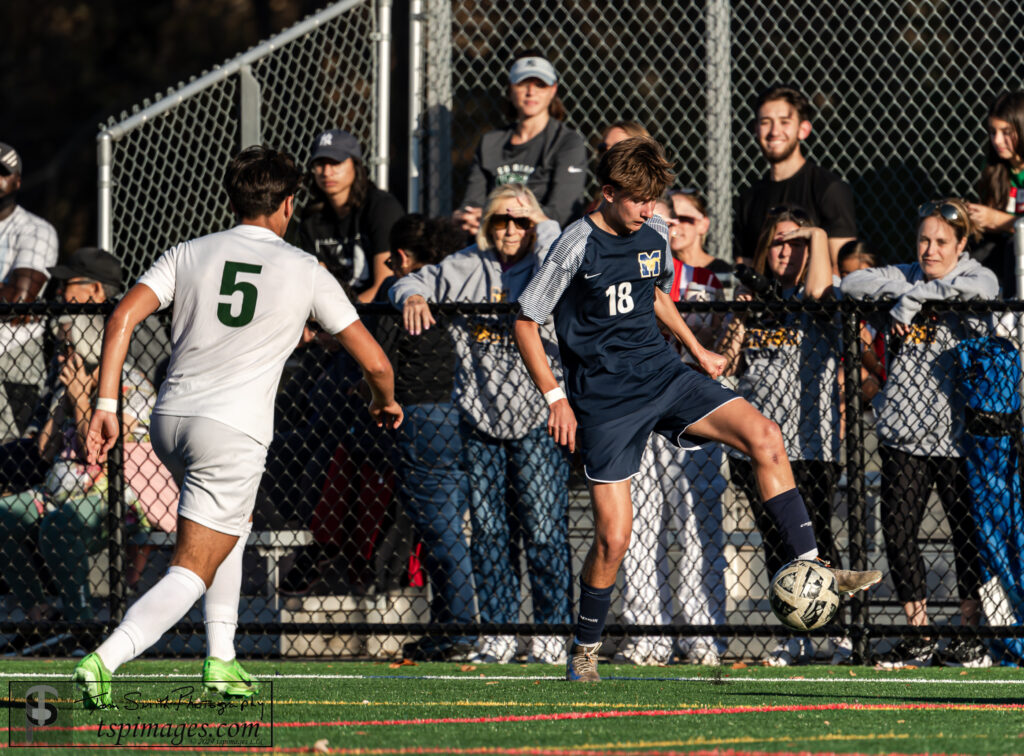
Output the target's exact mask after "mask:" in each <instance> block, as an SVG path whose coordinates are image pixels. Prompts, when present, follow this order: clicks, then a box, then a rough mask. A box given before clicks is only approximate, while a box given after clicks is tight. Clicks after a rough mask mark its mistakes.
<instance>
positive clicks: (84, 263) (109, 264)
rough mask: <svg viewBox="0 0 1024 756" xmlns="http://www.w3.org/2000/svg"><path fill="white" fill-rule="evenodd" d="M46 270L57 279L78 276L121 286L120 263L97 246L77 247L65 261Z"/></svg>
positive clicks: (63, 279)
mask: <svg viewBox="0 0 1024 756" xmlns="http://www.w3.org/2000/svg"><path fill="white" fill-rule="evenodd" d="M47 270H48V271H50V275H51V276H53V277H54V278H55V279H57V280H58V281H67V280H68V279H69V278H74V277H75V276H79V277H81V278H88V279H89V280H91V281H99V282H100V283H101V284H109V285H110V286H116V287H117V288H119V289H120V288H121V263H120V262H119V261H118V259H117V258H116V257H114V256H113V255H112V254H110V253H109V252H107V250H105V249H100V248H99V247H82V248H81V249H77V250H75V251H74V252H73V253H72V254H71V257H70V259H68V261H67V262H66V263H64V264H63V265H55V266H54V267H52V268H47Z"/></svg>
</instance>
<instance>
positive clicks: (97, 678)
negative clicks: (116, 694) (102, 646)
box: [71, 654, 114, 709]
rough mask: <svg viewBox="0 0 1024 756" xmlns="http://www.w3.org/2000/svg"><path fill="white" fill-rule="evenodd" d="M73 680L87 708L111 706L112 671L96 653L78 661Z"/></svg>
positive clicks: (112, 703)
mask: <svg viewBox="0 0 1024 756" xmlns="http://www.w3.org/2000/svg"><path fill="white" fill-rule="evenodd" d="M71 681H72V682H73V683H75V687H77V688H78V690H80V691H81V693H82V704H83V705H84V706H85V708H87V709H104V708H111V707H113V705H114V702H113V700H112V699H111V698H110V672H108V671H107V668H106V666H105V665H104V664H103V660H102V659H100V657H99V656H98V655H96V654H89V655H88V656H86V657H85V658H83V659H82V661H80V662H78V666H76V667H75V671H74V673H73V674H72V675H71Z"/></svg>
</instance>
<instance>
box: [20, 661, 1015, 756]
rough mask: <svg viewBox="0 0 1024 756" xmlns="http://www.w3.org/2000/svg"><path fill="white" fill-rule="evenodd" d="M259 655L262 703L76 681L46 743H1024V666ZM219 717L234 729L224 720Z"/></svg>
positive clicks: (173, 668)
mask: <svg viewBox="0 0 1024 756" xmlns="http://www.w3.org/2000/svg"><path fill="white" fill-rule="evenodd" d="M243 663H244V666H245V667H246V669H247V670H249V671H250V672H251V673H252V674H254V675H255V676H257V677H258V678H259V679H260V680H261V681H262V682H263V683H264V684H263V686H262V690H261V693H260V696H259V698H258V700H257V701H255V702H253V703H252V704H251V705H248V706H247V707H246V708H239V707H235V708H228V709H224V708H223V707H219V706H218V702H217V701H215V700H210V699H205V698H202V697H201V696H199V694H198V691H199V686H198V685H197V683H198V681H199V678H200V673H201V662H200V661H189V660H180V659H179V660H169V661H160V660H141V661H135V662H131V663H129V664H127V665H125V666H124V667H123V668H122V669H121V670H119V671H118V674H117V675H115V677H114V688H113V696H114V700H115V703H117V704H118V710H117V711H116V712H103V711H100V712H85V711H82V710H81V708H80V707H81V705H80V704H73V703H71V701H72V699H73V697H72V695H71V694H70V693H68V694H67V696H66V700H64V699H61V701H60V703H59V704H58V706H59V707H60V708H61V710H62V714H61V719H60V720H59V721H58V722H55V724H54V726H53V727H40V728H38V729H35V731H34V733H33V734H34V736H35V741H34V742H36V743H40V742H46V743H49V745H48V746H47V747H46V750H47V752H57V749H56V745H57V744H58V743H67V742H77V743H79V744H81V745H85V746H88V752H89V753H98V752H110V753H120V754H124V753H126V752H130V751H126V749H125V748H124V747H120V748H114V747H111V746H113V745H114V742H115V736H120V739H121V741H122V746H124V745H127V744H129V743H132V744H136V745H146V746H147V747H149V748H153V747H154V746H156V745H157V744H160V746H161V747H160V750H162V751H178V752H191V753H197V752H201V753H222V752H228V753H230V752H241V753H249V752H256V753H337V754H352V755H355V754H367V755H370V754H381V755H387V754H438V753H454V754H509V755H518V754H524V755H526V754H536V755H537V756H571V755H575V754H588V755H597V756H613V755H614V756H627V755H628V756H632V755H633V754H637V755H638V756H639V755H641V754H643V755H646V756H668V755H669V754H682V753H701V754H712V753H713V754H722V755H725V754H768V753H771V754H803V753H807V754H825V753H865V754H892V753H898V754H918V753H945V754H954V753H958V754H961V753H962V754H1017V753H1024V676H1022V675H1021V672H1020V670H1018V669H1015V668H994V669H985V670H960V669H950V668H946V669H942V668H939V669H921V670H902V671H876V670H873V669H870V668H866V667H859V668H837V667H825V666H816V667H796V668H789V669H766V668H761V667H744V666H742V665H736V666H735V667H730V666H726V667H723V668H708V667H689V666H672V667H653V668H652V667H646V668H645V667H631V666H615V665H606V664H602V665H600V667H599V669H600V672H601V674H602V676H603V677H604V680H603V681H602V682H601V683H597V684H582V683H567V682H565V681H564V680H563V679H562V676H561V674H560V672H561V670H560V669H558V668H555V667H551V666H545V665H514V664H513V665H460V664H416V665H411V664H405V665H399V664H397V663H388V662H379V663H357V662H333V663H332V662H296V661H251V662H243ZM73 667H74V662H73V661H70V660H38V661H31V660H24V661H22V660H18V661H10V660H4V661H2V662H0V675H2V678H0V683H2V684H3V689H4V690H8V689H9V688H11V689H12V690H14V688H16V687H17V686H18V685H20V686H22V688H20V689H18V690H22V691H23V689H24V686H25V685H30V684H47V683H49V684H52V685H54V687H56V688H59V689H61V691H62V695H64V693H63V691H65V690H68V688H66V687H65V685H66V680H67V679H68V678H69V676H70V673H71V670H72V669H73ZM12 686H13V687H12ZM182 691H188V692H187V693H185V694H183V693H182ZM10 698H11V699H12V700H10V702H9V704H8V707H7V711H8V712H9V717H8V721H7V722H6V723H4V724H5V727H6V730H7V732H6V734H7V737H5V738H3V739H2V741H3V743H4V744H5V745H7V744H12V745H17V744H23V743H24V742H25V739H26V713H25V712H26V706H25V700H24V692H20V693H19V692H18V691H14V695H11V696H10ZM193 698H194V699H195V700H194V701H193V700H192V699H193ZM185 699H187V704H186V705H182V703H181V702H182V700H185ZM33 701H34V699H33ZM175 703H177V705H175ZM271 720H272V724H271ZM254 722H258V723H259V732H258V733H254V732H253V731H252V723H254ZM115 723H116V724H115ZM139 723H148V724H155V723H159V724H162V725H165V728H164V731H163V732H156V731H154V730H150V731H148V732H146V731H141V732H140V731H139V730H138V728H136V730H135V731H134V734H133V733H132V732H131V731H130V729H129V725H132V724H139ZM229 724H233V725H234V730H233V731H232V732H231V733H230V734H231V737H229V736H228V731H227V729H226V728H227V726H228V725H229ZM188 725H192V726H193V729H194V730H196V731H199V728H201V727H204V726H205V728H206V729H205V730H204V731H203V733H204V735H203V737H202V738H199V737H198V736H197V737H187V736H185V735H184V734H183V730H184V728H186V727H187V726H188ZM216 725H220V726H221V729H222V730H224V733H223V737H214V736H212V735H209V734H208V733H211V732H212V728H213V727H215V726H216ZM112 727H117V728H122V729H117V730H116V732H115V731H114V730H112V729H111V728H112ZM243 727H248V728H249V730H248V731H244V730H243ZM101 728H105V729H104V730H103V732H102V735H101V734H99V733H100V730H101ZM175 728H178V729H175ZM176 735H177V736H180V738H178V737H176ZM232 737H233V738H234V739H232ZM47 738H49V740H47ZM16 750H20V748H16ZM26 752H27V751H26ZM60 752H62V753H73V752H74V751H72V750H71V749H63V748H62V749H60Z"/></svg>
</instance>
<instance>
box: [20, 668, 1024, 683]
mask: <svg viewBox="0 0 1024 756" xmlns="http://www.w3.org/2000/svg"><path fill="white" fill-rule="evenodd" d="M199 676H200V675H199V672H198V670H197V671H196V672H194V673H192V674H184V673H180V672H171V673H168V674H162V675H161V674H138V675H131V674H125V675H121V676H120V679H122V680H145V679H153V680H160V679H180V680H194V679H198V677H199ZM253 677H254V678H255V679H257V680H393V679H396V678H401V679H406V680H446V681H455V680H458V681H461V682H480V681H485V682H493V681H496V680H497V681H502V680H505V681H511V682H515V681H516V680H531V681H532V680H551V681H559V682H564V681H565V677H564V676H562V675H515V676H513V675H477V676H473V675H471V674H468V673H467V674H464V675H256V674H253ZM3 678H9V679H12V680H26V679H33V680H34V679H61V678H70V673H67V672H24V673H14V672H0V679H3ZM117 679H118V678H117V677H115V678H114V680H117ZM603 679H605V680H629V681H636V682H645V681H650V682H697V683H700V682H703V683H716V684H725V683H733V682H735V683H741V682H743V683H835V684H837V685H838V684H844V683H913V684H915V685H1024V679H1019V680H970V679H966V680H963V679H958V680H943V679H933V678H923V677H845V676H844V677H839V676H836V677H795V678H794V677H722V678H716V677H627V676H622V675H618V676H616V675H613V676H608V677H605V678H603Z"/></svg>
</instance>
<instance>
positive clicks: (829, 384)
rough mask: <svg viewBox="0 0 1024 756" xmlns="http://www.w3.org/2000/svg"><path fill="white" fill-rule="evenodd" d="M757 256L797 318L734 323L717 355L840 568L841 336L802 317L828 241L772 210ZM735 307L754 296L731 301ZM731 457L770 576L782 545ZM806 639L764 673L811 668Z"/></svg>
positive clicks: (846, 654)
mask: <svg viewBox="0 0 1024 756" xmlns="http://www.w3.org/2000/svg"><path fill="white" fill-rule="evenodd" d="M756 250H757V251H756V253H755V256H754V270H755V271H756V272H757V273H758V274H759V275H760V276H762V277H763V279H766V291H765V292H763V293H761V294H759V295H758V297H760V298H762V299H765V300H775V301H780V300H781V301H783V302H792V303H793V305H794V306H793V309H792V310H786V311H780V310H779V309H774V310H769V311H766V312H763V313H755V314H751V315H747V316H745V317H737V318H735V319H734V320H733V321H732V322H731V323H730V325H729V327H728V330H727V333H726V336H725V338H724V339H723V342H722V345H721V347H720V349H719V351H720V352H721V353H722V354H724V355H726V357H727V358H728V360H729V368H728V370H727V372H728V373H731V374H736V375H738V376H739V380H738V386H737V390H738V391H739V393H740V395H741V396H743V397H744V398H746V399H747V400H748V401H749V402H750V403H751V404H753V405H754V406H755V407H756V408H757V409H758V410H760V411H761V413H762V414H764V415H765V417H768V418H770V419H771V420H774V421H775V422H776V423H778V425H779V427H780V428H781V429H782V435H783V438H784V439H785V445H786V450H787V452H788V455H789V460H790V464H791V466H792V468H793V476H794V477H795V479H796V487H797V490H798V491H800V494H801V495H802V496H803V497H804V501H805V502H807V510H808V512H809V513H810V515H811V518H812V521H813V523H814V532H815V533H816V534H817V536H818V544H819V547H820V549H821V552H822V556H823V557H824V558H825V559H827V560H828V561H829V562H830V563H831V564H832V565H833V566H839V551H838V548H837V546H836V543H835V538H834V535H833V533H832V501H833V499H834V497H835V492H836V486H837V484H838V482H839V473H840V470H839V443H840V432H839V424H840V417H839V371H838V366H839V351H838V350H839V338H840V334H839V329H838V327H837V325H836V324H835V323H834V322H832V321H831V320H830V319H829V318H828V317H827V316H826V317H825V318H824V319H822V317H821V316H820V315H818V316H814V315H810V314H807V313H803V312H802V311H801V305H800V303H801V302H806V301H814V300H817V299H820V298H821V297H822V296H823V295H825V294H826V293H827V292H829V291H830V289H831V286H832V284H833V278H832V264H831V259H830V256H829V248H828V236H827V235H826V233H825V231H824V230H823V229H821V228H818V227H816V226H814V225H813V224H812V223H811V219H810V217H809V216H808V214H807V213H806V212H805V211H804V210H803V209H802V208H798V207H791V206H786V205H784V206H779V207H775V208H771V209H770V210H769V211H768V215H767V216H766V218H765V222H764V226H762V228H761V234H760V237H759V239H758V243H757V248H756ZM736 298H737V299H738V300H744V299H745V300H749V299H752V298H753V294H752V293H751V292H750V291H747V290H745V289H740V290H738V291H737V296H736ZM729 453H730V469H731V472H732V477H733V481H734V482H735V483H736V484H737V485H738V486H739V488H740V489H741V490H742V491H743V492H744V494H745V495H746V497H747V500H748V501H749V502H750V505H751V509H752V510H753V513H754V517H755V520H756V522H757V526H758V529H759V530H760V532H761V537H762V540H763V543H764V549H765V564H766V567H767V573H768V574H769V575H774V574H775V572H776V571H777V570H778V569H779V568H780V567H782V565H783V564H785V562H786V561H787V559H786V551H785V547H784V544H783V542H782V538H781V535H780V533H779V531H778V529H777V528H776V527H775V524H774V521H773V520H772V518H771V517H770V516H769V515H768V513H767V512H765V511H764V507H763V504H762V502H761V499H760V497H759V496H758V493H757V487H756V485H755V481H754V477H753V469H752V467H751V465H750V462H749V460H748V459H747V458H746V457H743V456H741V455H739V454H738V453H736V452H733V451H731V450H730V451H729ZM832 642H833V646H834V653H833V657H832V663H833V664H840V663H844V662H847V661H849V660H850V658H851V656H852V651H853V644H852V643H851V642H850V640H849V639H848V638H833V639H832ZM812 656H813V647H812V646H811V643H810V640H809V639H807V638H792V639H789V640H784V641H782V642H780V643H779V644H778V645H777V646H776V647H774V648H773V649H771V650H770V651H769V652H768V654H767V655H766V656H765V658H764V663H765V664H766V665H768V666H788V665H791V664H799V663H805V662H808V661H810V659H811V657H812Z"/></svg>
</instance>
